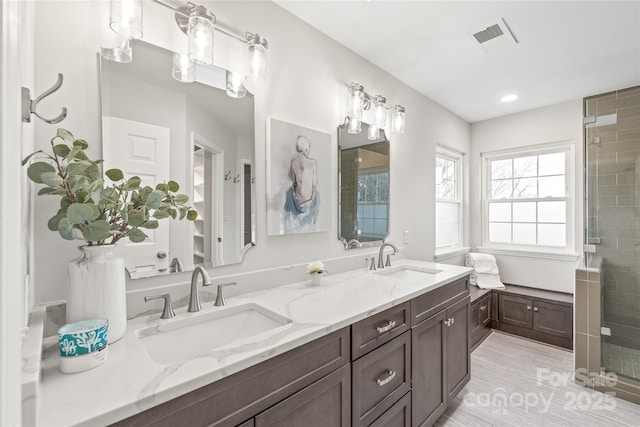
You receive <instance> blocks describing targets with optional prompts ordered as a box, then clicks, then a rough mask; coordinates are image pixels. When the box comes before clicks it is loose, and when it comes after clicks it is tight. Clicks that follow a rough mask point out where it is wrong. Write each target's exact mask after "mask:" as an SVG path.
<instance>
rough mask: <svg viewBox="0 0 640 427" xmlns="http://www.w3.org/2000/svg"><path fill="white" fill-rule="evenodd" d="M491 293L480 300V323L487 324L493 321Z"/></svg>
mask: <svg viewBox="0 0 640 427" xmlns="http://www.w3.org/2000/svg"><path fill="white" fill-rule="evenodd" d="M490 302H491V295H487V296H486V297H484V298H482V299H481V300H480V305H479V307H478V316H479V323H480V325H482V326H487V325H488V324H489V322H491V303H490Z"/></svg>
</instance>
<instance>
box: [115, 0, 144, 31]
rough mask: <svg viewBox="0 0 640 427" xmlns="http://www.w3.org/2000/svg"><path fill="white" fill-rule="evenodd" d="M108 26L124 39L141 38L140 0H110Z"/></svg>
mask: <svg viewBox="0 0 640 427" xmlns="http://www.w3.org/2000/svg"><path fill="white" fill-rule="evenodd" d="M109 26H110V27H111V29H112V30H113V31H114V32H115V33H116V34H119V35H121V36H122V37H124V38H125V39H134V40H137V39H141V38H142V0H111V1H110V3H109Z"/></svg>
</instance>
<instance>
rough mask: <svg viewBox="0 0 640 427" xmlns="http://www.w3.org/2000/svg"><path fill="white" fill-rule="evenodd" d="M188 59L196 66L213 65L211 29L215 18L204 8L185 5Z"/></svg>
mask: <svg viewBox="0 0 640 427" xmlns="http://www.w3.org/2000/svg"><path fill="white" fill-rule="evenodd" d="M187 11H188V13H189V20H188V26H187V36H188V37H189V59H190V60H191V61H193V62H195V63H196V64H206V65H211V64H213V29H214V28H215V23H216V16H215V15H214V14H212V13H211V12H209V10H208V9H207V8H206V7H204V6H195V5H194V4H192V3H188V4H187Z"/></svg>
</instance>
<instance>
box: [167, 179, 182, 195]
mask: <svg viewBox="0 0 640 427" xmlns="http://www.w3.org/2000/svg"><path fill="white" fill-rule="evenodd" d="M167 185H168V187H169V191H171V192H172V193H175V192H177V191H178V190H179V189H180V185H178V183H177V182H175V181H169V183H168V184H167Z"/></svg>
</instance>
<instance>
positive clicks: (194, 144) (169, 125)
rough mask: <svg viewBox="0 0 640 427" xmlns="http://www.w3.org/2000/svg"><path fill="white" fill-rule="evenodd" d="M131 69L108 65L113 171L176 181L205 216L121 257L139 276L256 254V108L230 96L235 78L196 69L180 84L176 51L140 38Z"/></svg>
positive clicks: (107, 134)
mask: <svg viewBox="0 0 640 427" xmlns="http://www.w3.org/2000/svg"><path fill="white" fill-rule="evenodd" d="M132 43H133V45H132V47H133V52H134V57H133V61H132V62H131V63H127V64H123V63H117V62H112V61H108V60H105V59H104V58H102V57H101V58H100V80H101V97H102V146H103V158H104V160H105V166H106V168H110V167H117V168H119V169H122V170H123V171H124V172H125V174H126V175H127V176H133V175H137V176H139V177H140V178H142V182H143V184H144V185H150V186H152V187H155V185H156V184H157V183H160V182H166V181H168V180H170V179H171V180H174V181H176V182H178V183H179V184H180V186H181V188H180V191H179V192H180V193H184V194H187V195H188V196H189V199H190V201H189V204H190V205H191V206H193V207H194V208H195V209H196V210H197V211H198V213H199V216H198V219H196V220H195V221H194V222H191V221H174V220H171V219H167V220H163V221H161V222H160V227H159V228H157V229H155V230H145V233H146V234H147V235H148V238H147V239H146V240H145V241H144V242H141V243H135V244H134V243H131V242H129V241H128V240H127V241H123V242H122V243H121V244H120V247H119V248H118V250H119V251H120V252H121V253H122V255H123V256H124V257H125V260H126V261H125V262H126V267H127V270H128V271H129V274H130V275H131V277H132V278H140V277H150V276H155V275H159V274H167V273H169V272H177V271H189V270H192V269H193V268H194V267H195V266H196V265H204V266H205V267H215V266H221V265H229V264H235V263H239V262H242V260H243V258H244V255H245V253H246V251H247V250H249V249H250V248H251V247H253V246H255V190H254V188H255V173H254V141H255V138H254V100H253V95H251V94H250V93H247V94H246V96H244V97H243V98H231V97H229V96H227V95H226V93H225V87H226V70H223V69H221V68H218V67H215V66H200V65H198V66H196V68H195V81H194V82H192V83H183V82H181V81H178V80H175V79H174V78H172V67H173V64H174V62H173V61H174V53H173V52H170V51H168V50H165V49H162V48H160V47H157V46H153V45H150V44H148V43H144V42H141V41H139V40H134V41H133V42H132Z"/></svg>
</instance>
